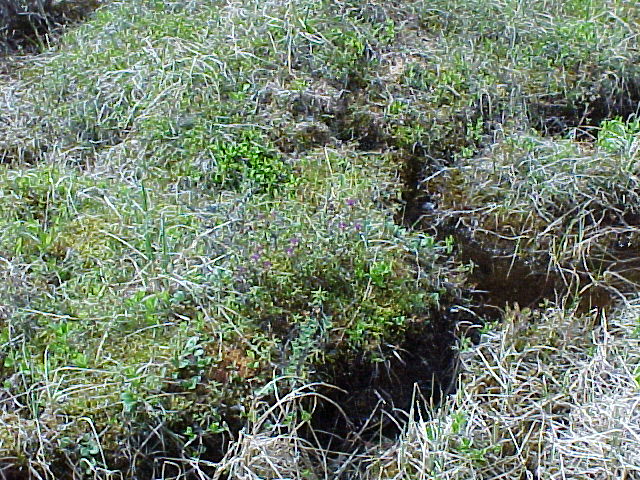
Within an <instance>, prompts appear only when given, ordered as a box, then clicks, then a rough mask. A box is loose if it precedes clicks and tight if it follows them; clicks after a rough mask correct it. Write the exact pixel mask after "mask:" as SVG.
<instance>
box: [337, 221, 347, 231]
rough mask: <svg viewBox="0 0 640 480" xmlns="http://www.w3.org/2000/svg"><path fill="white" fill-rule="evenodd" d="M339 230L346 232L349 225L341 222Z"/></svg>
mask: <svg viewBox="0 0 640 480" xmlns="http://www.w3.org/2000/svg"><path fill="white" fill-rule="evenodd" d="M338 228H339V229H340V230H346V229H347V224H346V223H345V222H340V223H339V224H338Z"/></svg>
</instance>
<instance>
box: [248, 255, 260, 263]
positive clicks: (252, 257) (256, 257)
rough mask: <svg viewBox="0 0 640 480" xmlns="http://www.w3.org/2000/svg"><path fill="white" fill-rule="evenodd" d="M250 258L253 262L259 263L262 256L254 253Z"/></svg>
mask: <svg viewBox="0 0 640 480" xmlns="http://www.w3.org/2000/svg"><path fill="white" fill-rule="evenodd" d="M249 258H251V260H253V261H254V262H257V261H258V260H260V254H259V253H254V254H253V255H251V257H249Z"/></svg>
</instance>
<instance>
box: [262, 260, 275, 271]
mask: <svg viewBox="0 0 640 480" xmlns="http://www.w3.org/2000/svg"><path fill="white" fill-rule="evenodd" d="M271 265H273V264H272V263H271V262H270V261H269V260H267V261H265V262H264V263H263V264H262V266H263V267H264V268H266V269H267V270H268V269H270V268H271Z"/></svg>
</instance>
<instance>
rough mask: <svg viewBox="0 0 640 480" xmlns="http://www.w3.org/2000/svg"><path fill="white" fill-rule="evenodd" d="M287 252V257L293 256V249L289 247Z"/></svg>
mask: <svg viewBox="0 0 640 480" xmlns="http://www.w3.org/2000/svg"><path fill="white" fill-rule="evenodd" d="M285 252H287V255H289V256H292V255H293V248H292V247H289V248H287V249H286V250H285Z"/></svg>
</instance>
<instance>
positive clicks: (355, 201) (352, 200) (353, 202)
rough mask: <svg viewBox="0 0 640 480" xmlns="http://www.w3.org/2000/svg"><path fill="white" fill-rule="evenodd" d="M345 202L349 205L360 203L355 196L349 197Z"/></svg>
mask: <svg viewBox="0 0 640 480" xmlns="http://www.w3.org/2000/svg"><path fill="white" fill-rule="evenodd" d="M344 203H346V204H347V206H348V207H353V206H354V205H355V204H356V203H358V201H357V200H356V199H355V198H347V200H345V202H344Z"/></svg>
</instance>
